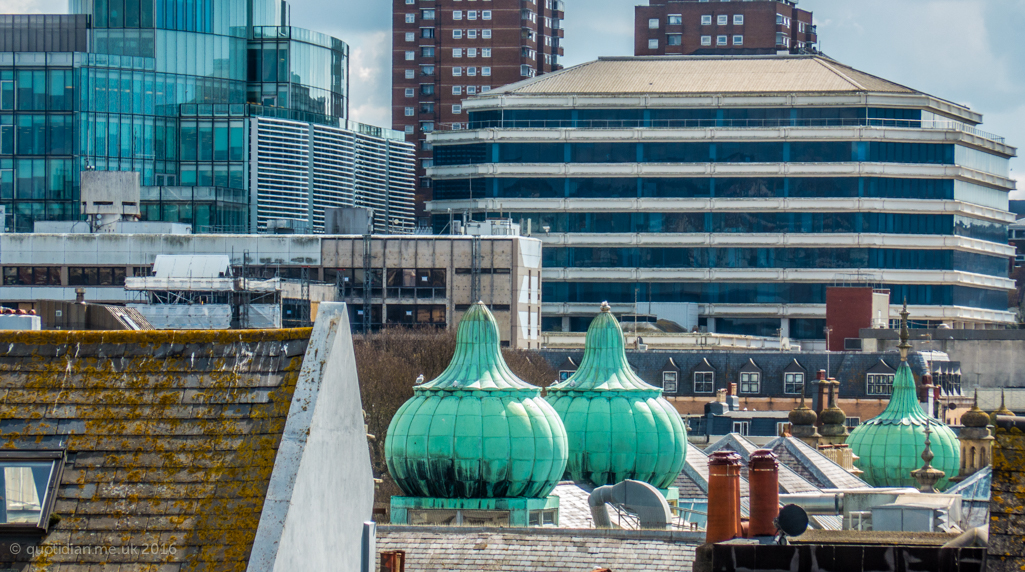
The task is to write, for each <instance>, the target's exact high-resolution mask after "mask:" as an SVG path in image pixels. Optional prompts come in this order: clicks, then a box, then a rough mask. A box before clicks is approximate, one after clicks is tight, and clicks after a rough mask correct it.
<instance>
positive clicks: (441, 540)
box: [375, 526, 705, 572]
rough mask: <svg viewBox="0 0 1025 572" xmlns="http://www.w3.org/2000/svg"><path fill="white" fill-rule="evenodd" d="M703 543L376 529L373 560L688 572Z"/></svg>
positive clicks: (647, 534) (564, 570) (581, 533)
mask: <svg viewBox="0 0 1025 572" xmlns="http://www.w3.org/2000/svg"><path fill="white" fill-rule="evenodd" d="M704 541H705V533H704V532H699V533H692V532H669V531H646V530H645V531H640V530H637V531H634V530H597V529H595V530H561V529H551V528H512V529H494V528H492V529H487V528H462V527H414V526H379V527H378V528H377V552H378V555H380V553H381V552H384V551H390V550H403V551H405V553H406V572H438V571H445V572H461V571H467V572H469V571H473V572H481V571H485V570H489V571H490V570H501V571H503V572H593V570H594V569H595V568H609V569H611V570H614V571H615V572H653V571H659V572H662V571H665V572H684V571H686V572H690V570H691V566H692V564H693V562H694V549H695V548H696V547H697V546H698V545H700V544H703V543H704ZM377 569H380V558H379V559H378V565H377V567H375V570H377Z"/></svg>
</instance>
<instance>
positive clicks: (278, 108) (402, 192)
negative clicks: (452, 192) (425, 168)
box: [0, 0, 414, 233]
mask: <svg viewBox="0 0 1025 572" xmlns="http://www.w3.org/2000/svg"><path fill="white" fill-rule="evenodd" d="M70 9H71V12H72V14H70V15H24V16H21V15H0V209H2V210H3V211H4V213H5V217H4V221H3V225H2V226H3V229H4V230H6V231H9V232H31V231H32V228H33V224H34V222H35V221H65V220H78V218H79V209H78V200H79V192H80V181H79V173H81V171H83V170H86V169H96V170H99V171H107V170H109V171H136V172H138V173H140V175H141V179H142V185H143V187H144V191H143V196H142V204H141V207H142V214H143V219H144V220H160V221H167V222H182V223H187V224H189V225H191V226H192V227H193V229H194V230H195V231H196V232H241V233H244V232H263V231H267V230H268V224H269V222H270V221H272V220H281V219H284V220H286V221H289V222H287V223H284V224H285V225H286V226H289V227H290V228H291V229H292V230H298V231H306V232H312V231H317V232H319V231H320V230H321V229H322V224H323V210H324V208H327V207H331V206H367V207H372V208H374V209H375V211H381V212H380V213H379V214H378V220H377V221H376V222H377V223H378V226H379V227H380V228H379V230H380V231H382V232H385V231H386V232H409V231H411V230H412V228H413V219H412V192H413V187H414V174H413V167H414V158H413V147H412V146H411V145H409V144H407V143H405V142H403V141H402V135H401V134H396V133H393V132H391V131H390V130H387V129H382V128H377V127H371V126H365V125H360V124H357V123H353V122H350V121H349V120H348V111H347V109H348V81H349V80H348V66H349V48H348V46H347V45H346V44H345V43H344V42H342V41H341V40H338V39H336V38H332V37H330V36H327V35H324V34H321V33H318V32H313V31H310V30H304V29H301V28H295V27H292V26H290V25H289V18H288V14H289V7H288V4H287V3H285V2H281V1H279V0H196V1H195V2H193V1H192V0H189V1H186V0H156V1H149V0H146V1H142V2H140V1H139V0H128V2H127V3H125V2H107V1H105V0H74V1H72V2H71V5H70ZM278 225H279V226H280V225H281V223H278Z"/></svg>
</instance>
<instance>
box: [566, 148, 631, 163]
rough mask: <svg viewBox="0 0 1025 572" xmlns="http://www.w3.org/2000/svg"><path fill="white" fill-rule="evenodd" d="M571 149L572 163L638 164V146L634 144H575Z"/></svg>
mask: <svg viewBox="0 0 1025 572" xmlns="http://www.w3.org/2000/svg"><path fill="white" fill-rule="evenodd" d="M570 149H571V158H570V161H571V162H573V163H635V162H637V145H636V144H634V143H573V144H572V145H570ZM554 162H562V161H554Z"/></svg>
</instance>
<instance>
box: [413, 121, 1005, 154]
mask: <svg viewBox="0 0 1025 572" xmlns="http://www.w3.org/2000/svg"><path fill="white" fill-rule="evenodd" d="M585 123H586V122H585ZM926 125H928V123H926ZM936 126H937V127H935V128H933V127H925V128H897V127H877V126H851V127H829V126H822V127H798V126H794V127H789V126H783V127H692V128H672V127H670V128H660V127H625V128H610V129H580V128H571V127H553V128H548V129H532V128H526V129H519V128H502V127H497V128H484V129H472V130H461V131H448V132H435V133H433V134H432V135H431V137H430V140H431V141H432V142H433V143H434V144H436V145H452V144H463V143H482V142H489V143H490V142H501V143H518V142H531V143H532V142H545V143H552V142H559V141H564V142H582V143H583V142H591V141H601V142H609V141H619V142H628V141H636V142H643V141H652V142H657V141H672V142H696V141H709V142H712V141H730V142H733V141H751V142H757V141H773V142H778V141H887V142H907V143H958V144H961V145H965V146H967V147H972V148H976V149H980V150H984V151H987V152H991V153H995V154H999V155H1002V156H1004V157H1005V158H1007V157H1013V156H1014V155H1015V153H1016V150H1015V148H1014V147H1011V146H1009V145H1007V144H1005V143H1004V142H1002V141H997V140H994V139H990V138H988V137H985V136H982V135H978V134H976V133H971V132H966V131H962V130H959V129H957V128H955V127H953V126H952V128H950V129H947V128H944V127H943V123H937V124H936ZM968 129H971V128H968Z"/></svg>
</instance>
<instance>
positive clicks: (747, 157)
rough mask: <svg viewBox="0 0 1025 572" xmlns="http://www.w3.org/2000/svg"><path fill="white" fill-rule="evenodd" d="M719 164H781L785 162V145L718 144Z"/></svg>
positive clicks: (717, 156)
mask: <svg viewBox="0 0 1025 572" xmlns="http://www.w3.org/2000/svg"><path fill="white" fill-rule="evenodd" d="M715 160H716V162H718V163H779V162H782V161H783V143H751V142H741V143H716V144H715Z"/></svg>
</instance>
